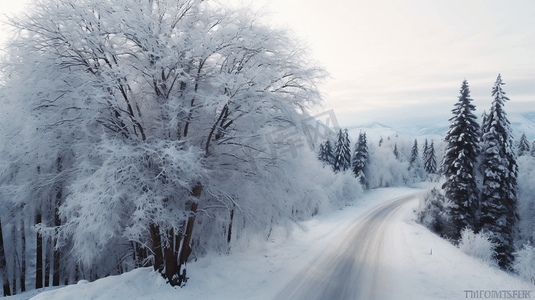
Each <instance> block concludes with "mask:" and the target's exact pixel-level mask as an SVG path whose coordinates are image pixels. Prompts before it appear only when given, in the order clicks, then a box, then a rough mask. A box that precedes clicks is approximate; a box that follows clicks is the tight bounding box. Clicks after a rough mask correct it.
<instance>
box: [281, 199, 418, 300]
mask: <svg viewBox="0 0 535 300" xmlns="http://www.w3.org/2000/svg"><path fill="white" fill-rule="evenodd" d="M415 197H416V194H413V195H409V196H405V197H402V198H396V199H393V200H391V201H389V202H387V203H386V204H383V205H381V206H379V207H377V208H375V209H373V210H372V211H371V212H369V213H367V214H366V215H365V216H363V217H362V218H359V219H358V220H356V221H355V224H354V225H352V226H350V227H349V229H347V230H346V232H344V233H343V234H342V235H341V236H340V237H339V238H338V239H337V240H336V241H335V242H334V243H333V245H332V246H331V247H329V248H327V249H326V250H325V251H324V253H323V254H322V255H320V256H319V257H318V258H317V260H316V261H315V262H314V263H312V264H311V265H310V267H308V268H307V269H305V270H304V271H303V272H301V273H300V274H299V275H298V276H297V277H296V278H295V279H293V280H292V281H291V282H290V283H289V284H288V285H287V286H286V287H285V288H284V289H283V290H282V291H281V292H280V293H279V294H278V295H277V296H276V297H275V298H274V299H277V300H279V299H307V300H313V299H322V300H324V299H330V300H336V299H340V300H342V299H343V300H346V299H347V300H349V299H359V300H361V299H362V300H364V299H381V300H384V299H388V298H389V296H390V295H389V294H390V291H389V289H388V286H389V279H388V269H389V260H388V259H387V258H386V255H385V241H386V234H385V233H386V230H387V228H388V227H389V226H390V225H391V219H392V216H393V215H394V214H395V213H396V212H397V211H398V210H399V208H401V207H402V206H403V205H405V204H407V203H408V202H409V201H411V200H414V199H415Z"/></svg>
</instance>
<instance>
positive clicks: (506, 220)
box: [480, 75, 518, 268]
mask: <svg viewBox="0 0 535 300" xmlns="http://www.w3.org/2000/svg"><path fill="white" fill-rule="evenodd" d="M502 85H504V83H503V82H502V78H501V75H498V78H497V79H496V82H495V83H494V87H493V88H492V96H493V97H494V101H493V102H492V107H491V109H490V111H489V114H488V119H487V122H486V124H485V127H484V128H483V129H482V132H483V136H482V141H481V144H482V171H483V182H482V188H481V218H480V226H481V230H482V231H488V232H491V234H492V236H493V241H494V242H495V243H496V244H497V247H496V252H497V259H498V263H499V265H500V266H501V267H502V268H508V267H510V265H511V263H512V261H513V251H514V245H513V235H514V228H515V223H516V220H517V214H516V185H517V175H518V167H517V164H516V155H515V152H514V150H513V137H512V134H511V128H510V123H509V120H508V119H507V114H506V113H505V111H504V110H503V106H504V104H505V101H508V100H509V98H507V96H505V92H504V91H503V89H502Z"/></svg>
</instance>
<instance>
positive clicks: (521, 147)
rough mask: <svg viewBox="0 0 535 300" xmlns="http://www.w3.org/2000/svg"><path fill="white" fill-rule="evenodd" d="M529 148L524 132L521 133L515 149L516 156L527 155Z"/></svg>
mask: <svg viewBox="0 0 535 300" xmlns="http://www.w3.org/2000/svg"><path fill="white" fill-rule="evenodd" d="M529 154H530V149H529V141H528V138H527V137H526V133H524V132H523V133H522V136H521V137H520V141H519V142H518V149H517V155H518V156H524V155H529Z"/></svg>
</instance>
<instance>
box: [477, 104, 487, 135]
mask: <svg viewBox="0 0 535 300" xmlns="http://www.w3.org/2000/svg"><path fill="white" fill-rule="evenodd" d="M488 120H489V115H488V114H487V111H486V110H484V111H483V113H482V114H481V126H480V131H479V139H481V138H482V137H483V128H485V127H487V125H488V124H487V123H488Z"/></svg>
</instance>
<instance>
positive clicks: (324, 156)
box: [318, 140, 334, 168]
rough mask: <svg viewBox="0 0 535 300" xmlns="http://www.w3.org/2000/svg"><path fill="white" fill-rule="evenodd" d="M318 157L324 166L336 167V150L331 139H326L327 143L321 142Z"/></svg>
mask: <svg viewBox="0 0 535 300" xmlns="http://www.w3.org/2000/svg"><path fill="white" fill-rule="evenodd" d="M318 158H319V160H320V161H321V162H323V167H325V166H330V167H331V168H333V167H334V152H333V147H332V143H331V141H330V140H326V141H325V143H321V145H320V150H319V155H318Z"/></svg>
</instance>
